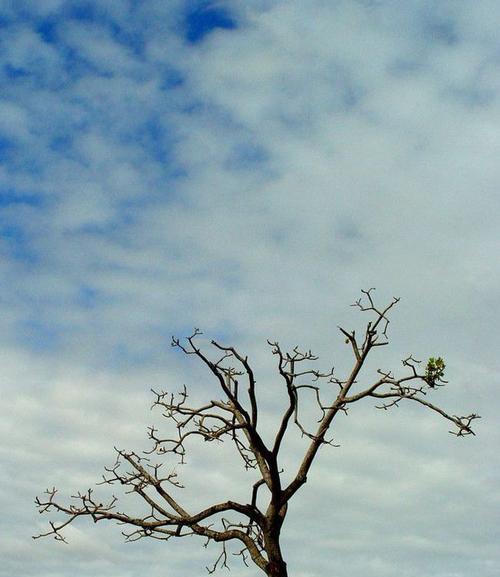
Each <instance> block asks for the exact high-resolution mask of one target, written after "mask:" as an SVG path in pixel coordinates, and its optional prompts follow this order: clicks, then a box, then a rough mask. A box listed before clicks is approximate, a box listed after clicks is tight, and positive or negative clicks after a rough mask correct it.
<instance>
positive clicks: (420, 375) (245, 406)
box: [35, 289, 479, 577]
mask: <svg viewBox="0 0 500 577" xmlns="http://www.w3.org/2000/svg"><path fill="white" fill-rule="evenodd" d="M373 290H374V289H369V290H367V291H362V293H363V297H362V298H361V299H359V300H358V301H356V302H355V303H354V305H352V306H354V307H356V308H358V309H359V310H360V311H362V312H363V313H366V314H368V315H370V317H371V320H370V321H369V322H368V324H367V325H366V328H365V330H364V333H363V335H362V336H361V338H358V337H357V335H356V332H355V331H350V332H349V331H347V330H345V329H344V328H342V327H339V329H340V331H341V333H342V334H343V335H344V337H345V342H346V344H348V345H350V348H351V349H352V354H353V366H352V369H351V371H350V372H349V374H348V375H347V376H344V377H343V378H339V377H337V376H336V375H335V373H334V370H333V369H331V370H330V371H327V372H320V371H318V370H316V369H314V368H309V367H310V366H311V363H314V362H315V361H316V360H317V357H316V356H315V355H314V354H313V353H312V352H311V351H306V352H303V351H301V350H299V348H297V347H296V348H294V349H293V350H292V351H291V352H285V351H283V350H282V349H281V347H280V345H279V343H278V342H271V341H268V342H269V345H270V347H271V351H272V353H273V354H274V355H276V357H277V370H278V373H279V375H280V378H281V379H282V382H283V386H284V387H285V388H286V393H287V398H288V400H287V402H286V406H285V407H284V409H283V413H282V415H281V416H280V417H279V418H278V419H277V427H276V433H275V435H274V437H273V439H272V442H271V443H267V444H266V442H265V441H264V439H263V437H262V436H261V433H260V432H259V427H258V420H259V405H258V402H257V396H256V381H255V376H254V373H253V371H252V368H251V366H250V364H249V362H248V358H247V357H246V356H244V355H242V354H240V353H239V352H238V351H237V350H236V349H235V348H234V347H230V346H223V345H222V344H220V343H217V342H215V341H212V342H211V345H212V350H213V351H214V353H216V354H217V356H216V357H215V358H214V360H212V359H211V358H210V357H209V356H208V355H207V354H206V353H205V352H203V351H202V350H201V348H200V347H199V346H198V341H197V337H198V336H199V335H201V332H200V331H199V330H198V329H195V331H194V333H193V334H192V335H191V336H189V337H187V338H186V339H185V341H181V340H180V339H177V338H172V346H173V347H176V348H178V349H180V350H181V351H182V352H183V353H184V354H186V355H193V356H195V357H197V358H198V359H199V360H200V362H201V363H203V364H204V366H205V367H206V368H207V369H208V370H209V372H210V373H211V374H212V375H213V376H214V378H215V380H216V383H217V385H218V387H219V394H220V392H222V400H210V401H208V402H207V403H206V404H205V405H202V406H196V407H193V406H191V405H190V404H189V397H188V393H187V390H186V388H185V387H184V389H183V390H182V391H181V392H180V393H178V394H177V395H174V394H172V393H167V392H164V391H161V392H156V391H153V394H154V403H153V406H154V407H157V408H159V409H160V410H161V412H162V415H163V417H165V419H167V421H169V422H170V423H171V424H172V425H173V427H172V428H173V430H174V434H173V435H172V436H163V435H162V434H160V432H159V430H158V429H157V428H155V427H150V428H149V430H148V434H149V438H150V440H151V441H152V447H151V449H150V450H149V451H147V452H144V453H142V454H141V455H139V454H137V453H135V452H132V451H124V450H121V449H115V450H116V453H117V460H116V462H115V464H114V465H113V466H112V467H109V468H106V473H105V475H104V476H103V481H102V482H101V484H106V485H120V486H123V487H125V489H126V490H127V492H130V493H135V494H136V495H138V496H139V497H140V498H141V499H142V500H143V501H144V503H145V504H146V505H147V508H148V513H147V514H146V515H144V516H139V517H135V516H132V515H130V514H127V513H122V512H120V511H119V510H118V509H117V506H118V503H117V498H116V497H112V498H111V499H110V500H109V501H108V502H107V503H102V502H100V501H99V500H96V498H95V497H94V495H93V492H92V490H91V489H89V490H87V491H86V492H84V493H77V494H76V495H74V496H73V497H72V501H71V502H70V504H63V503H61V502H60V501H59V500H58V499H57V490H56V489H55V488H53V489H49V490H47V491H46V492H45V494H44V496H42V497H37V498H36V505H37V506H38V508H39V511H40V513H45V512H56V513H60V514H61V515H62V517H63V520H62V521H59V522H54V521H51V522H50V523H49V528H48V530H47V531H46V532H44V533H42V534H40V535H37V536H36V537H35V538H36V539H37V538H39V537H46V536H53V537H54V538H55V539H57V540H60V541H65V539H64V536H63V530H64V528H65V527H67V526H68V525H69V524H71V523H72V522H73V521H74V520H75V519H77V518H79V517H89V518H90V519H91V520H92V521H94V522H99V521H103V520H108V521H116V522H118V523H119V524H121V525H123V526H125V527H126V529H125V530H124V531H123V534H124V535H125V538H126V540H127V541H137V540H139V539H142V538H144V537H149V538H153V539H159V540H165V541H167V540H169V539H171V538H172V537H176V538H177V537H185V536H189V535H200V536H202V537H205V538H206V542H205V545H206V544H208V543H209V542H211V541H215V542H218V543H220V544H221V552H220V555H219V556H218V558H217V559H216V560H215V562H214V564H213V565H212V566H211V567H207V569H208V571H209V572H210V573H213V572H214V571H215V570H216V569H217V568H220V567H227V566H228V549H227V544H228V543H229V542H234V541H236V542H239V544H240V549H239V551H238V552H237V553H233V555H238V556H240V557H241V558H242V560H243V562H244V563H245V564H248V560H251V561H253V563H255V564H256V565H257V566H258V567H259V568H260V569H261V570H262V571H263V572H264V573H265V574H266V575H268V576H270V577H271V576H274V577H286V576H287V568H286V563H285V561H284V559H283V555H282V550H281V546H280V534H281V529H282V526H283V522H284V520H285V517H286V514H287V507H288V502H289V501H290V499H291V498H292V497H293V496H294V495H295V493H296V492H297V491H298V490H299V489H300V488H301V487H302V485H304V484H305V483H306V481H307V476H308V474H309V471H310V469H311V466H312V464H313V462H314V459H315V457H316V455H317V453H318V450H319V449H320V447H321V446H322V445H325V444H330V445H332V444H333V442H332V440H331V439H327V434H329V433H331V429H332V425H333V422H334V419H335V417H336V416H337V414H338V413H340V412H342V413H347V412H348V409H349V406H350V405H351V404H352V403H355V402H357V401H360V400H362V399H364V398H367V397H371V398H373V399H375V400H376V402H377V403H378V404H376V406H377V408H379V409H383V410H388V409H390V408H391V407H394V406H398V405H399V404H400V403H401V402H403V401H405V402H406V401H411V402H415V403H418V404H420V405H422V406H423V407H426V408H427V409H430V410H431V411H433V412H435V413H437V414H439V415H441V416H442V417H444V418H445V419H447V420H448V421H449V422H450V423H452V425H453V426H454V428H453V430H452V431H450V432H451V433H452V434H454V435H457V436H459V437H463V436H466V435H473V434H474V432H473V430H472V424H473V421H474V420H476V419H478V418H479V416H478V415H476V414H474V413H472V414H469V415H467V416H456V415H451V414H449V413H447V412H446V411H445V410H443V409H442V408H440V407H439V406H437V405H436V404H434V403H432V402H430V401H428V400H427V395H428V393H430V392H431V390H432V389H435V388H436V387H439V386H444V385H445V384H446V381H444V379H443V376H444V368H445V364H444V361H443V359H441V357H438V358H430V359H429V360H428V362H427V364H426V365H425V367H424V370H421V369H420V366H421V363H420V361H417V360H416V359H414V358H413V357H412V356H409V357H407V358H406V359H404V360H403V361H402V364H403V368H404V370H405V374H404V375H403V376H399V377H396V376H395V375H394V374H393V373H392V372H386V371H382V370H378V371H377V374H376V378H375V380H374V381H373V382H372V384H370V385H369V386H367V387H366V388H361V390H360V389H359V385H358V382H357V377H358V375H359V373H360V371H361V369H362V368H363V366H364V364H365V362H366V359H367V357H368V355H369V354H370V352H371V351H372V349H374V348H376V347H381V346H385V345H387V344H388V342H389V341H388V336H387V332H388V327H389V313H390V312H391V310H392V309H393V307H394V306H395V305H396V304H397V303H398V302H399V299H397V298H394V299H393V300H392V301H391V302H390V303H389V304H388V305H387V306H385V307H382V308H380V307H378V306H377V305H376V304H375V302H374V299H373V295H372V293H373ZM306 391H309V392H312V396H313V399H314V402H315V404H316V406H317V408H318V410H319V414H320V419H319V421H317V422H316V423H315V424H314V426H311V425H310V424H308V423H304V422H303V419H302V416H301V412H300V407H301V398H302V395H303V394H304V392H306ZM325 399H326V400H325ZM290 426H295V427H297V428H298V430H299V431H300V433H301V435H302V436H303V437H305V438H306V439H307V448H306V450H305V452H304V454H303V455H302V457H301V459H299V460H298V463H297V469H296V471H295V472H294V473H293V475H292V477H291V481H290V482H288V483H287V484H283V480H282V477H281V475H280V473H281V472H282V471H281V468H280V449H281V448H282V443H283V440H284V439H285V437H286V434H287V432H288V431H289V429H290ZM191 437H200V438H201V439H203V441H206V442H212V441H224V440H228V441H229V442H232V443H233V444H234V446H235V447H236V449H237V452H238V454H239V456H240V458H241V461H242V463H243V466H244V467H245V469H247V470H254V471H255V473H256V474H257V476H258V480H257V481H256V482H253V484H252V483H251V484H250V485H249V490H248V502H246V503H239V502H236V501H231V500H228V501H224V502H221V503H217V504H214V505H211V506H210V507H208V508H206V509H203V510H201V511H196V512H192V511H188V510H187V509H186V508H184V507H183V506H182V504H181V503H180V501H179V499H178V497H177V493H178V489H181V488H183V486H182V485H181V484H180V482H179V480H178V478H177V475H176V473H175V472H170V473H165V472H164V467H163V465H162V464H160V463H156V462H154V461H152V460H151V459H152V457H151V456H152V455H174V456H175V459H176V460H177V461H178V462H179V463H183V462H184V456H185V454H186V451H187V446H186V444H187V441H188V439H190V438H191ZM264 490H265V491H266V496H267V500H265V499H264V498H261V499H260V501H259V502H263V501H265V502H266V507H265V508H264V507H260V506H259V505H258V494H259V491H264Z"/></svg>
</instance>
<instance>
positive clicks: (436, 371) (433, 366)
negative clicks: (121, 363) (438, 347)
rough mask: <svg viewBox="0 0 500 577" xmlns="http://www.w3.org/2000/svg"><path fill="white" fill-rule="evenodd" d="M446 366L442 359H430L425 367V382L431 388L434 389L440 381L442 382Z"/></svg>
mask: <svg viewBox="0 0 500 577" xmlns="http://www.w3.org/2000/svg"><path fill="white" fill-rule="evenodd" d="M445 367H446V365H445V364H444V361H443V359H442V358H441V357H437V358H435V357H430V359H429V360H428V361H427V366H426V367H425V380H426V381H427V382H428V383H429V385H430V386H431V387H434V386H435V385H436V384H437V382H438V381H442V380H443V377H444V369H445Z"/></svg>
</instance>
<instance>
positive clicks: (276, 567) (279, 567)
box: [266, 560, 288, 577]
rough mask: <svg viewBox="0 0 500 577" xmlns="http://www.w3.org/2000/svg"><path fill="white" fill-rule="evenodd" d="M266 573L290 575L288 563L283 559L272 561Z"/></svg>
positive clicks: (271, 576) (269, 575)
mask: <svg viewBox="0 0 500 577" xmlns="http://www.w3.org/2000/svg"><path fill="white" fill-rule="evenodd" d="M266 574H267V576H268V577H288V572H287V570H286V563H285V562H284V561H283V560H281V561H270V562H269V563H268V564H267V567H266Z"/></svg>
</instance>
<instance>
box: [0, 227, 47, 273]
mask: <svg viewBox="0 0 500 577" xmlns="http://www.w3.org/2000/svg"><path fill="white" fill-rule="evenodd" d="M0 247H1V250H0V254H1V253H7V257H8V258H11V259H14V260H16V261H18V262H21V263H23V264H35V263H36V262H37V261H38V257H37V255H36V253H35V251H34V250H33V248H32V246H31V243H30V241H29V240H28V238H27V235H26V233H25V231H24V230H23V229H22V228H21V227H19V226H16V225H11V224H4V223H1V222H0Z"/></svg>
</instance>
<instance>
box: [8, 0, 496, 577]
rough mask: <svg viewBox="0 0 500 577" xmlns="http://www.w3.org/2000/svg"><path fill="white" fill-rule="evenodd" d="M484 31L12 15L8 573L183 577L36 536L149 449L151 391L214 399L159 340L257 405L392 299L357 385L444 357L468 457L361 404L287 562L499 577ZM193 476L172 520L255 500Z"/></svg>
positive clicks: (76, 7)
mask: <svg viewBox="0 0 500 577" xmlns="http://www.w3.org/2000/svg"><path fill="white" fill-rule="evenodd" d="M498 17H500V8H499V7H498V5H497V3H496V2H493V1H492V0H476V1H475V2H472V1H471V0H463V1H461V2H452V1H446V0H440V1H439V2H438V1H423V2H421V1H416V0H415V1H413V0H411V1H408V2H405V3H399V2H393V1H390V0H382V1H380V2H364V1H347V0H340V1H338V2H325V1H323V0H312V1H311V2H310V3H307V6H306V5H305V3H301V2H299V1H298V0H297V1H296V0H291V1H286V2H285V1H282V0H256V1H255V2H244V1H243V0H232V1H220V2H196V1H194V0H193V1H184V0H169V2H164V1H160V0H145V1H143V2H135V1H132V0H114V1H111V0H109V1H108V0H100V1H99V2H97V1H95V0H91V1H87V2H77V1H71V0H70V1H64V0H45V1H44V2H36V1H34V0H31V1H30V0H18V1H16V2H8V1H4V2H1V1H0V86H1V90H0V279H1V283H2V292H1V296H0V313H1V315H2V321H3V322H2V325H1V328H0V339H1V356H2V366H3V375H2V378H1V379H2V382H1V384H0V387H1V390H2V399H5V401H2V407H1V408H0V411H2V415H1V416H0V423H1V425H0V426H1V427H2V432H3V438H4V439H7V441H6V444H5V446H4V448H3V449H2V450H1V452H0V459H1V460H2V466H1V467H0V470H1V471H2V472H1V473H0V498H1V499H2V510H3V511H4V514H3V515H2V520H1V521H0V523H2V525H1V527H0V531H1V536H2V538H1V539H0V556H1V557H2V559H5V561H4V562H3V564H2V568H0V574H2V573H1V572H2V571H5V573H4V574H5V577H12V575H23V577H24V576H31V575H33V576H35V575H36V576H37V577H48V576H49V575H50V576H51V577H52V576H54V575H56V576H61V577H66V576H67V575H69V574H71V575H73V576H74V577H88V576H90V575H95V574H96V573H99V574H100V575H103V577H108V576H109V577H115V576H117V575H120V577H125V576H128V575H136V574H137V572H138V571H139V570H140V571H143V569H144V567H147V569H148V573H149V574H150V575H151V577H157V576H158V577H159V576H160V575H163V574H164V566H165V563H166V562H167V560H168V563H169V571H170V573H169V575H171V576H172V577H176V576H179V577H183V576H184V575H186V574H198V573H197V572H199V571H200V570H203V567H204V566H205V565H206V564H208V563H210V561H211V560H212V557H213V551H212V552H210V551H208V552H207V551H205V550H204V549H203V547H201V544H200V543H198V542H193V543H186V544H184V543H181V544H177V545H172V546H170V544H167V545H163V546H162V545H160V546H159V545H158V544H156V545H155V544H151V545H147V544H139V545H136V546H134V547H133V548H132V547H130V546H127V547H125V546H124V545H123V544H122V543H121V540H120V535H119V531H118V530H116V529H117V528H116V527H110V528H102V529H98V530H97V531H96V530H95V528H94V527H88V526H85V525H84V524H82V525H78V526H77V527H75V528H74V529H73V530H72V531H71V535H70V537H71V538H70V543H71V544H70V545H69V546H68V547H62V546H60V547H57V544H56V543H52V542H47V541H46V542H39V541H38V542H36V543H33V542H32V541H31V540H30V538H29V537H30V535H31V534H32V533H34V532H36V530H37V528H39V527H40V526H41V525H40V524H41V523H42V520H41V519H40V518H39V517H38V516H36V514H35V511H34V508H33V506H32V500H33V497H34V495H35V494H36V493H38V492H40V490H43V489H44V488H45V487H46V486H52V485H53V484H54V483H56V484H57V485H58V486H60V487H61V489H62V490H65V491H67V492H68V493H71V492H72V491H75V490H78V489H82V488H83V489H84V488H86V485H88V484H91V483H93V482H94V481H95V480H98V479H99V477H100V473H101V470H102V466H103V465H105V464H109V463H110V462H111V461H112V460H113V454H112V447H113V446H114V445H120V444H122V445H124V446H127V447H130V448H133V447H137V446H142V445H141V444H142V443H143V440H144V438H145V435H144V431H145V429H146V426H147V425H149V424H150V421H151V419H152V418H153V417H152V416H151V415H150V414H149V412H148V407H149V404H150V396H149V389H150V387H151V386H153V387H154V386H166V387H169V388H170V389H176V388H177V387H181V386H182V384H183V383H186V384H188V385H189V386H191V387H192V388H193V390H194V391H196V392H197V394H198V393H199V394H209V393H208V392H207V390H206V389H207V386H208V384H207V383H206V380H205V376H204V375H203V373H201V372H200V371H199V370H198V368H197V367H196V366H195V365H194V364H193V363H191V362H186V361H185V359H182V358H179V356H178V355H176V354H175V353H174V352H173V351H172V350H171V349H170V347H169V339H170V335H172V334H179V335H183V334H188V333H190V331H191V329H192V327H194V326H199V327H201V328H203V330H204V332H205V334H206V335H207V338H212V337H213V336H215V337H217V338H219V339H222V340H224V341H226V342H229V343H234V344H236V345H238V346H239V347H240V348H241V349H242V350H245V351H246V352H247V353H248V354H249V355H250V358H251V359H253V361H254V363H255V365H256V367H257V370H258V371H259V374H261V375H262V377H261V378H262V382H263V383H266V384H267V383H271V382H273V376H272V375H273V358H272V356H271V355H270V354H269V351H268V350H267V347H266V339H267V338H271V339H273V338H276V339H279V340H280V341H281V342H283V343H284V344H285V343H286V344H287V345H290V346H294V345H296V344H301V345H303V346H304V347H306V348H309V347H311V348H312V349H313V350H315V351H317V352H318V354H320V355H321V358H322V360H323V362H324V363H325V365H326V366H328V367H330V366H331V365H332V364H335V366H337V367H339V370H343V369H344V368H345V367H347V365H348V362H349V359H348V357H346V353H345V350H344V349H343V347H342V342H343V341H342V339H340V338H339V336H338V334H337V329H336V326H337V325H338V324H341V323H343V324H345V325H346V326H354V325H356V324H359V322H360V319H359V318H358V316H356V315H354V314H353V309H351V308H350V307H349V304H350V303H351V302H352V301H353V300H354V299H355V298H357V295H358V293H359V290H360V289H362V288H367V287H370V286H376V287H377V291H378V292H379V293H380V298H381V299H385V298H390V297H391V296H392V295H393V294H394V295H396V296H401V297H402V301H401V305H400V308H399V310H398V311H397V314H396V316H395V319H394V322H393V325H392V326H391V328H392V329H393V337H394V338H393V344H392V346H391V347H390V348H387V349H386V350H385V351H384V355H385V356H382V355H381V357H380V359H377V360H376V361H374V362H380V363H381V364H382V365H383V366H384V367H385V366H388V367H389V366H390V367H396V366H398V364H399V363H400V359H401V358H404V357H405V356H406V355H407V354H408V353H409V352H413V353H414V354H415V356H416V357H417V358H419V357H422V358H426V357H428V356H431V355H437V354H439V355H442V356H444V357H445V359H446V361H447V366H448V368H449V376H450V385H449V387H448V388H447V389H445V390H443V391H441V390H440V391H439V392H438V393H437V394H439V398H440V400H442V403H443V405H446V407H449V408H450V410H451V411H452V412H453V411H457V412H458V411H460V410H462V409H465V410H468V409H470V410H476V411H477V412H479V413H480V414H482V415H483V416H484V419H483V421H482V422H481V424H480V427H479V433H480V434H479V435H478V438H477V439H476V438H475V439H473V440H471V439H466V440H463V441H464V442H461V441H462V440H459V441H460V442H458V443H457V440H455V439H453V438H449V437H451V436H450V435H447V433H446V431H447V428H446V426H445V425H443V423H440V422H439V421H438V422H436V421H435V420H434V419H432V418H431V417H428V416H426V415H423V414H421V413H418V412H411V411H410V412H406V413H405V412H403V411H401V412H400V413H398V414H394V415H391V416H386V415H380V414H379V413H378V412H376V411H373V410H372V408H371V407H368V406H367V407H363V408H360V418H359V419H358V420H357V419H356V417H355V416H354V415H353V416H352V417H351V418H350V419H349V420H346V422H345V424H342V426H341V427H340V430H339V432H338V435H339V437H340V442H341V444H342V449H341V450H340V451H339V452H337V453H334V454H328V455H327V454H326V453H325V456H322V459H321V460H320V462H319V463H318V468H317V472H316V474H315V477H314V478H312V479H311V480H310V484H311V489H310V490H309V491H308V492H304V495H303V496H302V495H301V497H300V498H301V499H302V501H301V502H300V503H297V505H296V509H294V512H293V515H292V517H291V521H290V528H289V531H288V533H287V534H286V539H287V542H286V550H287V551H289V566H290V567H291V568H293V574H294V575H297V576H298V577H313V576H314V575H319V574H324V573H325V572H327V571H329V570H332V567H333V564H335V571H336V573H338V574H339V575H342V574H344V573H347V571H349V574H350V575H351V576H352V577H358V576H361V575H366V574H370V575H373V576H374V577H382V576H383V577H391V576H392V575H398V576H401V575H404V577H420V576H421V575H432V576H433V577H465V576H466V575H467V576H470V575H481V576H484V577H490V576H491V577H493V576H496V575H497V574H498V569H499V566H500V559H499V557H498V551H497V548H496V543H497V527H498V521H499V519H498V514H497V511H498V507H497V505H498V504H499V503H498V492H497V487H498V480H499V463H498V457H497V456H496V455H495V456H494V455H493V447H496V446H498V442H499V428H498V425H497V424H495V423H496V421H497V419H496V414H497V411H496V409H497V408H498V407H497V404H498V403H497V399H496V397H497V395H496V394H495V392H494V391H496V388H495V387H498V374H499V368H500V367H499V365H498V355H497V352H496V347H495V345H494V343H495V338H496V332H497V330H496V327H497V326H498V322H499V321H500V319H499V318H498V307H497V295H498V290H499V286H500V274H499V270H498V264H497V261H498V256H497V255H498V226H499V222H498V215H499V214H500V211H499V210H498V209H499V206H498V205H499V194H498V183H499V182H500V169H499V167H498V157H499V152H500V150H499V149H500V136H499V135H500V132H499V131H498V124H499V122H500V67H499V62H500V61H499V54H500V44H499V41H498V33H497V25H496V23H497V22H498ZM375 368H377V367H375ZM366 378H369V375H366ZM272 390H273V389H272V387H271V385H269V386H268V387H266V388H265V391H263V397H264V398H265V399H266V402H268V407H269V409H268V417H269V419H270V420H271V421H272V415H273V407H274V404H273V401H274V400H273V394H272ZM266 391H267V392H266ZM266 395H267V396H266ZM139 407H140V408H139ZM20 423H22V425H21V426H20ZM89 423H90V424H91V426H90V429H89V426H88V424H89ZM416 439H421V441H416ZM296 451H300V448H299V447H296ZM194 454H195V457H194V458H193V464H192V465H189V466H190V467H192V469H189V470H190V471H191V473H192V474H193V476H194V479H195V480H194V482H193V484H192V489H191V493H190V494H191V497H189V495H187V496H186V499H189V498H192V495H196V494H197V491H198V494H199V492H200V490H201V489H200V487H198V486H197V484H196V483H197V481H196V479H200V478H203V476H202V473H203V475H205V476H206V475H208V476H209V478H213V479H217V480H218V482H219V483H220V482H221V478H222V479H223V480H224V483H223V487H224V488H225V489H227V490H228V491H232V490H233V489H234V490H237V488H238V487H239V486H240V485H243V486H245V483H247V481H246V478H245V477H244V476H238V475H237V474H236V473H235V475H236V476H235V477H234V478H233V477H232V476H231V477H230V478H227V477H226V476H225V473H224V468H223V467H222V469H221V470H220V471H219V470H218V469H217V468H216V467H212V468H208V463H210V461H208V462H207V461H206V459H207V458H208V457H205V455H204V454H203V453H196V450H195V453H194ZM292 457H293V451H292V453H291V457H290V458H292ZM212 458H215V457H213V456H210V459H212ZM292 460H293V459H292ZM204 467H206V469H204ZM472 469H473V472H474V474H473V475H471V470H472ZM212 476H213V477H212ZM187 477H188V473H187V472H186V479H187ZM19 479H22V480H21V481H20V480H19ZM82 484H83V485H85V486H83V487H82ZM332 487H333V488H335V491H332ZM353 487H360V488H362V489H360V491H361V493H359V492H358V493H356V491H355V490H354V489H353ZM426 487H431V489H432V495H429V491H428V490H426V489H425V488H426ZM186 493H188V491H187V490H186ZM405 496H406V497H405ZM327 503H328V506H325V505H326V504H327ZM359 503H362V507H361V506H360V505H359ZM333 510H335V516H334V517H332V516H331V515H332V511H333ZM310 511H313V512H314V515H313V517H311V515H310V514H309V512H310ZM409 519H411V522H409V521H408V520H409ZM313 533H314V534H317V535H320V536H321V537H320V538H318V539H317V540H316V541H315V542H314V543H312V542H311V543H309V542H308V545H307V547H308V550H311V552H312V553H313V555H312V558H313V560H312V561H311V560H309V561H307V562H306V561H304V560H303V559H301V556H300V555H299V554H298V553H297V551H299V550H300V549H301V547H303V543H304V539H306V537H307V536H308V535H310V534H313ZM360 550H362V551H363V554H362V555H360V554H359V551H360ZM332 552H333V553H332ZM232 573H233V574H235V575H236V577H239V576H240V575H241V576H242V577H243V576H244V575H250V574H252V572H251V571H250V570H248V569H245V567H240V566H239V565H238V563H237V562H235V563H234V564H233V569H232ZM2 575H3V574H2Z"/></svg>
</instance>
